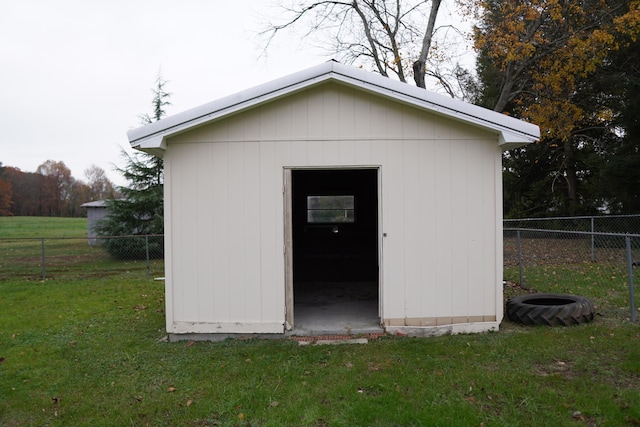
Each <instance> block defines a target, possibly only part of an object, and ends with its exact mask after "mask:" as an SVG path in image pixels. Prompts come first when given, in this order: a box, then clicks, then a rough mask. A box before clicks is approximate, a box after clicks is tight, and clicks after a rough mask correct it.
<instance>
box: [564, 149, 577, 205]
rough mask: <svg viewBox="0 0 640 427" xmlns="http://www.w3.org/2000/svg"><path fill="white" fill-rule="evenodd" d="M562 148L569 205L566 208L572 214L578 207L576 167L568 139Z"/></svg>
mask: <svg viewBox="0 0 640 427" xmlns="http://www.w3.org/2000/svg"><path fill="white" fill-rule="evenodd" d="M563 148H564V163H565V174H566V180H567V201H568V203H569V206H568V208H569V211H570V212H571V214H574V213H575V210H576V208H577V206H578V189H577V187H578V176H577V174H576V167H575V163H574V160H573V146H572V145H571V140H570V139H566V140H565V141H564V143H563Z"/></svg>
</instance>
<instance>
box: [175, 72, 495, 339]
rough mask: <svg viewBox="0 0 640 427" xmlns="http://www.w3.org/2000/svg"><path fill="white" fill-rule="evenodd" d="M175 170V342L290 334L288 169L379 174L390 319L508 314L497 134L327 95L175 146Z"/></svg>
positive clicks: (270, 109)
mask: <svg viewBox="0 0 640 427" xmlns="http://www.w3.org/2000/svg"><path fill="white" fill-rule="evenodd" d="M166 159H167V162H166V164H167V182H168V187H167V193H166V197H167V204H168V208H167V213H168V214H167V222H168V224H167V232H168V233H169V234H170V235H169V236H168V237H167V245H168V246H169V248H168V249H167V253H168V254H169V257H170V259H169V260H168V266H167V276H170V277H167V289H168V293H170V295H168V296H167V301H168V302H167V305H168V312H167V323H168V326H170V330H171V331H173V332H282V330H283V328H284V326H283V324H284V316H285V307H284V301H285V289H284V277H285V274H284V265H285V263H284V228H283V227H284V217H283V215H284V209H283V206H284V200H283V168H285V167H340V166H343V167H357V166H369V167H370V166H375V167H380V170H381V172H380V194H381V200H380V203H381V219H380V221H381V225H382V226H381V230H380V232H381V233H386V237H384V238H382V262H383V264H382V266H381V267H382V269H381V271H382V280H383V284H382V289H383V292H382V294H381V298H382V311H383V313H384V318H385V319H387V318H389V319H440V320H437V321H443V320H442V319H447V318H448V319H449V320H450V321H453V320H455V319H454V318H466V317H470V316H480V317H482V316H488V317H490V316H491V315H494V316H495V315H496V313H498V315H499V316H501V312H499V310H500V308H499V307H497V305H498V297H497V296H496V292H497V290H496V286H497V285H496V284H497V283H498V281H499V280H500V279H501V278H499V277H498V275H499V274H501V272H500V271H498V266H499V265H500V262H498V261H497V259H496V258H497V257H498V256H499V251H500V249H501V248H500V247H499V246H498V243H499V242H498V241H497V239H498V236H499V233H498V232H497V231H496V224H499V223H498V222H497V217H496V216H497V215H499V213H498V212H496V209H497V207H499V206H500V201H496V197H498V196H499V189H500V183H499V182H497V180H499V179H500V175H499V173H498V172H499V162H500V151H499V149H498V145H497V136H496V135H491V134H488V133H486V132H482V131H479V130H477V129H476V128H473V127H470V126H466V125H464V124H460V123H456V122H452V121H450V120H446V119H443V118H441V117H438V116H434V115H429V114H426V113H424V112H421V111H419V110H416V109H413V108H410V107H406V106H402V105H400V104H397V103H392V102H389V101H386V100H383V99H381V98H376V97H372V96H371V95H368V94H365V93H361V92H357V91H355V90H353V89H349V88H346V87H342V86H339V85H334V84H331V85H325V86H322V87H319V88H315V89H312V90H308V91H305V92H302V93H298V94H295V95H291V96H289V97H288V98H285V99H283V100H279V101H276V102H273V103H271V104H267V105H262V106H260V107H257V108H255V109H253V110H250V111H247V112H244V113H242V114H239V115H236V116H233V117H230V118H227V119H225V120H222V121H220V122H217V123H214V124H210V125H207V126H203V127H200V128H197V129H193V130H191V131H189V132H187V133H184V134H182V135H178V136H176V137H174V138H172V139H170V140H169V141H168V149H167V155H166ZM497 170H498V172H496V171H497ZM408 321H409V322H413V321H414V320H408Z"/></svg>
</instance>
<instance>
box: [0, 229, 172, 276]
mask: <svg viewBox="0 0 640 427" xmlns="http://www.w3.org/2000/svg"><path fill="white" fill-rule="evenodd" d="M162 242H163V236H162V235H149V236H119V237H91V238H90V239H87V238H6V239H2V238H0V280H8V279H24V280H60V279H64V280H76V279H90V278H98V277H115V276H119V277H122V276H131V277H145V276H146V277H154V278H155V277H161V276H164V259H163V244H162Z"/></svg>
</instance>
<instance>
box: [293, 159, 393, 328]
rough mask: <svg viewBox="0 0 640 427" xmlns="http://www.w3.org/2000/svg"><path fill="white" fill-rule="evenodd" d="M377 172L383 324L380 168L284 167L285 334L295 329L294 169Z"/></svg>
mask: <svg viewBox="0 0 640 427" xmlns="http://www.w3.org/2000/svg"><path fill="white" fill-rule="evenodd" d="M365 169H367V170H376V172H377V188H376V190H377V192H378V217H377V219H378V227H377V233H378V235H377V236H376V237H377V242H378V254H377V258H378V319H379V321H380V324H382V323H383V304H382V298H383V295H384V294H383V280H382V278H383V268H382V267H383V263H382V261H383V260H382V253H383V250H382V249H383V248H382V243H383V239H382V237H383V236H384V234H385V233H383V231H382V165H359V166H353V165H333V166H285V167H284V168H283V174H284V177H283V189H282V194H283V198H284V206H283V207H284V269H285V270H284V278H285V287H284V288H285V291H284V295H285V322H284V328H285V331H291V330H292V329H294V328H295V322H294V298H293V191H292V185H293V174H292V172H293V171H294V170H318V171H320V170H336V171H337V170H365Z"/></svg>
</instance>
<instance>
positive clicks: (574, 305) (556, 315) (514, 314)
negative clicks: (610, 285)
mask: <svg viewBox="0 0 640 427" xmlns="http://www.w3.org/2000/svg"><path fill="white" fill-rule="evenodd" d="M594 315H595V308H594V307H593V303H592V302H591V301H590V300H588V299H587V298H584V297H579V296H575V295H563V294H529V295H520V296H517V297H513V298H511V299H509V301H507V316H508V317H509V319H511V320H512V321H514V322H517V323H522V324H524V325H547V326H570V325H579V324H581V323H587V322H591V321H592V320H593V316H594Z"/></svg>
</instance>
